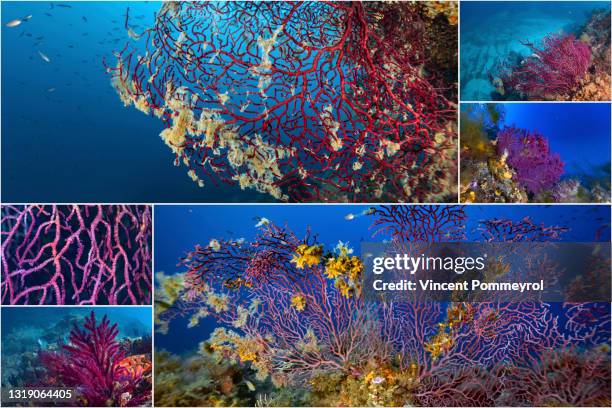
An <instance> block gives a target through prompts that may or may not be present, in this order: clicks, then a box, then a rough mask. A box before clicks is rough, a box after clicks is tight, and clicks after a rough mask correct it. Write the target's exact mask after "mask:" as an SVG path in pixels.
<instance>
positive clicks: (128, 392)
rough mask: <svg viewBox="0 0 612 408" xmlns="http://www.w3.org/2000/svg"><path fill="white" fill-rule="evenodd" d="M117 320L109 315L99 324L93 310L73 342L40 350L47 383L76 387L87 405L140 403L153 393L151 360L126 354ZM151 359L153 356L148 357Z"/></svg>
mask: <svg viewBox="0 0 612 408" xmlns="http://www.w3.org/2000/svg"><path fill="white" fill-rule="evenodd" d="M117 334H118V329H117V324H114V325H112V326H111V324H110V321H109V320H108V318H107V317H106V316H104V318H103V319H102V321H101V322H100V324H98V323H97V322H96V317H95V314H94V312H93V311H92V312H91V315H90V316H89V317H87V318H86V319H85V324H84V330H81V329H79V328H78V327H74V328H73V329H72V331H71V332H70V344H68V345H65V346H63V348H62V351H60V352H48V351H41V352H40V360H41V362H42V364H43V366H44V368H45V369H46V373H45V379H44V381H43V384H44V385H47V386H59V387H73V388H76V389H77V393H78V395H77V402H78V403H79V404H82V405H85V406H108V405H112V406H139V405H142V404H144V403H146V402H147V401H148V400H149V399H150V397H151V384H150V372H151V364H150V362H149V363H148V365H147V363H146V361H147V359H146V358H142V359H140V360H141V362H142V361H144V362H145V364H140V363H138V359H135V358H134V356H130V357H128V356H126V354H125V353H124V351H123V350H122V349H121V344H120V343H119V342H118V341H117V340H116V337H117ZM149 361H150V360H149Z"/></svg>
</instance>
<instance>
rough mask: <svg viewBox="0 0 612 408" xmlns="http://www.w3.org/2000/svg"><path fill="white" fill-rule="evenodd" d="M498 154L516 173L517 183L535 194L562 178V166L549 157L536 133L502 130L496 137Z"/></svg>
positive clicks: (556, 157) (544, 142)
mask: <svg viewBox="0 0 612 408" xmlns="http://www.w3.org/2000/svg"><path fill="white" fill-rule="evenodd" d="M497 154H499V155H500V156H502V157H504V156H506V155H507V158H506V161H507V163H508V164H509V165H510V166H512V167H513V168H514V169H515V170H516V173H517V179H518V180H517V181H518V182H519V183H520V184H521V185H523V186H524V187H525V188H527V190H529V191H530V192H532V193H534V194H537V193H539V192H540V191H542V190H544V189H547V188H551V187H552V186H553V185H554V184H555V183H556V182H558V181H559V179H560V178H561V175H562V174H563V167H564V163H563V161H562V160H561V157H559V155H558V154H554V153H551V151H550V146H549V144H548V140H547V139H546V138H545V137H544V136H542V135H541V134H540V133H538V132H537V131H534V132H530V131H528V130H525V129H519V128H516V127H505V128H504V129H502V130H501V131H500V132H499V133H498V134H497Z"/></svg>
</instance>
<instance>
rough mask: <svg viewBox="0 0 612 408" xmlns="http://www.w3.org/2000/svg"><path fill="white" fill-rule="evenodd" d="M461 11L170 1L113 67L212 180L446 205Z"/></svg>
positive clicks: (127, 96) (130, 98)
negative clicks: (139, 43)
mask: <svg viewBox="0 0 612 408" xmlns="http://www.w3.org/2000/svg"><path fill="white" fill-rule="evenodd" d="M456 10H457V4H456V3H455V2H445V3H443V4H437V3H420V2H399V3H392V2H359V1H355V2H335V1H331V2H264V3H253V2H247V1H239V2H213V1H203V2H176V3H174V2H173V3H170V2H168V3H164V4H163V5H162V8H161V10H160V11H159V12H158V13H157V15H156V20H155V24H154V26H153V27H151V28H150V29H148V30H147V31H146V32H145V34H144V35H143V37H144V39H143V41H144V40H145V39H146V52H144V53H142V52H141V50H140V49H132V48H131V46H130V44H127V45H126V47H125V48H124V49H123V50H121V51H120V52H117V53H116V56H117V58H118V60H117V63H116V64H112V66H110V65H109V66H108V72H109V74H110V76H111V78H112V79H111V81H112V84H113V86H114V87H115V89H116V91H117V93H118V94H119V96H120V98H121V100H122V101H123V102H124V104H125V105H126V106H128V105H134V106H135V107H136V108H137V109H139V110H141V111H142V112H144V113H146V114H153V115H156V116H157V117H159V118H161V119H162V120H163V121H164V122H165V124H166V125H167V128H166V129H165V130H164V131H163V132H162V133H161V137H162V139H163V140H164V142H165V143H166V144H167V145H168V146H169V148H170V149H171V150H172V151H173V152H174V154H175V156H176V164H177V165H178V164H180V163H183V164H185V165H186V166H187V167H188V168H189V170H188V174H189V176H190V177H191V178H192V179H193V180H194V181H195V182H196V183H197V184H199V185H200V186H204V183H205V179H212V180H213V181H215V182H216V181H222V182H227V183H232V184H234V183H236V184H238V185H239V186H240V188H242V189H255V190H257V191H259V192H262V193H266V194H269V195H271V196H273V197H274V198H275V199H277V200H283V201H351V202H361V201H387V202H388V201H410V202H422V201H428V202H433V201H442V200H445V199H447V198H449V197H452V195H453V194H455V193H456V192H455V182H454V175H455V172H456V126H455V119H456V85H455V78H456V73H455V72H456V58H455V55H454V53H455V52H456V42H457V29H456V25H453V24H454V23H455V22H456ZM449 50H450V51H449ZM443 66H444V68H441V67H443Z"/></svg>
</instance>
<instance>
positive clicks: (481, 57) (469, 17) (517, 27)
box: [460, 1, 610, 101]
mask: <svg viewBox="0 0 612 408" xmlns="http://www.w3.org/2000/svg"><path fill="white" fill-rule="evenodd" d="M597 9H608V10H609V9H610V2H609V1H572V2H565V1H549V2H545V1H537V2H524V1H511V2H497V1H482V2H481V1H462V2H460V13H461V14H460V15H461V24H460V30H461V33H460V34H461V44H460V46H461V61H460V65H461V78H460V80H461V100H463V101H489V100H492V98H491V92H493V91H494V90H495V89H494V87H493V86H492V85H491V83H490V82H489V79H488V77H487V74H488V73H489V72H491V71H494V72H495V71H496V70H495V68H496V66H497V64H498V63H499V62H500V61H505V60H507V58H508V57H509V56H510V53H511V52H517V53H520V54H521V55H523V56H527V55H529V54H530V53H531V52H530V50H529V48H527V47H525V46H524V45H522V44H521V43H520V41H526V40H528V41H531V42H534V43H535V44H539V43H540V42H541V41H542V39H543V38H544V37H545V36H546V35H550V34H555V33H561V32H563V33H573V32H574V33H575V32H576V30H578V29H579V28H580V27H581V26H582V25H584V24H585V23H586V22H587V21H588V19H589V17H590V16H591V15H592V13H593V11H594V10H597Z"/></svg>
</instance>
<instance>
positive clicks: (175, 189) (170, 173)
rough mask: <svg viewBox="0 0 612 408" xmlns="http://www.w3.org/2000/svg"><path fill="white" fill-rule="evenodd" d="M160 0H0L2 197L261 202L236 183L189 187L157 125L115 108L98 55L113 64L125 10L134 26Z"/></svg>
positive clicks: (122, 39)
mask: <svg viewBox="0 0 612 408" xmlns="http://www.w3.org/2000/svg"><path fill="white" fill-rule="evenodd" d="M160 4H161V3H160V2H148V1H145V2H140V1H138V2H110V1H107V2H67V3H61V2H21V1H20V2H2V4H1V11H2V17H1V22H2V29H1V34H2V110H1V114H2V118H1V120H2V127H1V131H2V173H3V183H2V199H3V201H4V202H220V201H223V202H225V201H266V200H269V198H268V197H267V196H264V195H261V194H258V193H255V192H253V191H242V190H240V189H239V188H238V187H236V186H234V187H230V186H227V185H221V186H220V187H215V186H214V185H213V183H212V182H209V183H207V186H206V189H200V188H199V187H197V185H196V184H195V183H193V182H192V181H191V180H190V179H189V177H188V176H187V174H186V172H187V169H186V168H185V167H184V166H183V167H175V166H174V165H173V162H174V155H173V154H172V152H171V151H170V150H169V149H168V147H167V146H166V145H164V143H163V141H162V140H161V139H160V137H159V133H160V131H161V130H163V125H162V123H161V121H159V120H158V119H157V118H154V117H152V116H146V115H144V114H143V113H141V112H139V111H137V110H136V109H134V108H133V107H130V108H125V107H124V106H123V104H122V103H121V101H120V100H119V98H118V96H117V95H116V93H115V91H114V90H113V89H112V87H111V84H110V80H109V76H108V75H107V73H106V72H105V70H104V66H103V63H102V61H103V58H107V60H108V61H109V63H110V64H112V65H114V63H115V59H114V57H113V55H112V52H113V51H116V50H118V49H120V48H122V47H123V46H124V45H125V43H127V42H129V41H132V40H131V39H130V38H129V37H128V36H127V33H126V30H125V28H124V18H125V13H126V9H127V7H130V25H131V26H133V29H134V30H136V31H138V32H139V31H140V30H143V29H144V28H146V27H147V26H148V25H150V24H151V23H152V21H153V15H154V13H155V12H156V11H157V10H158V9H159V7H160ZM61 5H67V6H70V7H69V8H67V7H61ZM28 15H32V17H31V18H30V19H29V20H27V21H26V22H24V23H22V24H21V25H19V26H17V27H6V23H8V22H9V21H11V20H13V19H19V18H21V19H23V18H24V17H27V16H28ZM39 52H41V53H43V54H44V55H46V56H47V57H48V58H49V59H50V62H48V63H47V62H45V61H44V60H43V58H41V56H40V54H39Z"/></svg>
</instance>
